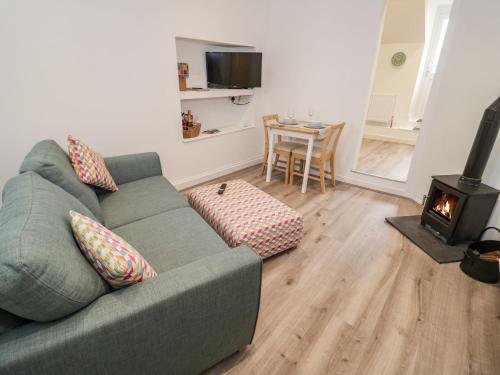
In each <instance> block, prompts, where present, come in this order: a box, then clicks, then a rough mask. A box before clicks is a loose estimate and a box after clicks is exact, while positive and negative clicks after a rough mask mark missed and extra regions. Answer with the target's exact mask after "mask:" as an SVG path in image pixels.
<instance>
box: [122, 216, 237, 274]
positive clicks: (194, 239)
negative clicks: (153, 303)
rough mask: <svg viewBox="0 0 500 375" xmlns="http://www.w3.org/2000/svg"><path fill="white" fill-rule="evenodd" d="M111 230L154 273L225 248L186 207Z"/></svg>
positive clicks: (206, 226) (208, 228)
mask: <svg viewBox="0 0 500 375" xmlns="http://www.w3.org/2000/svg"><path fill="white" fill-rule="evenodd" d="M113 231H114V232H115V233H116V234H118V235H119V236H121V237H122V238H123V239H125V241H127V242H129V243H130V244H131V245H132V246H134V247H135V248H136V249H137V250H138V251H139V252H140V253H141V254H142V255H143V256H144V257H145V258H146V259H147V260H148V261H149V263H150V264H151V266H152V267H153V268H154V269H155V270H156V272H158V273H162V272H165V271H168V270H170V269H174V268H177V267H180V266H183V265H185V264H188V263H191V262H194V261H195V260H197V259H200V258H204V257H207V256H211V255H213V254H217V253H220V252H223V251H226V250H227V249H228V246H227V245H226V243H225V242H224V241H223V240H222V239H221V238H220V237H219V236H218V235H217V234H216V233H215V232H214V230H213V229H212V228H211V227H210V226H209V225H208V224H207V223H205V221H203V219H202V218H201V217H200V216H199V215H198V214H197V213H196V211H194V210H193V209H192V208H190V207H184V208H178V209H175V210H171V211H168V212H165V213H162V214H159V215H156V216H152V217H149V218H146V219H143V220H139V221H136V222H134V223H131V224H128V225H124V226H122V227H119V228H115V229H114V230H113ZM235 251H238V250H237V249H235Z"/></svg>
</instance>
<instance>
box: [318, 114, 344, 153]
mask: <svg viewBox="0 0 500 375" xmlns="http://www.w3.org/2000/svg"><path fill="white" fill-rule="evenodd" d="M344 126H345V122H342V123H340V124H336V125H330V126H329V129H328V131H327V133H326V135H325V137H324V138H323V144H322V145H321V157H322V158H327V157H328V154H329V153H330V152H332V153H334V154H335V151H336V149H337V144H338V143H339V139H340V134H341V133H342V130H343V129H344ZM334 133H336V134H335V137H334V138H333V134H334ZM332 138H333V142H332ZM330 144H331V145H332V146H331V148H330V149H329V146H330Z"/></svg>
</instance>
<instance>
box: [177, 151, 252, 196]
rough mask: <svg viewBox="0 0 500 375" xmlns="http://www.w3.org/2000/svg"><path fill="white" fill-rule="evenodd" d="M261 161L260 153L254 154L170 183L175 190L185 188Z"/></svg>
mask: <svg viewBox="0 0 500 375" xmlns="http://www.w3.org/2000/svg"><path fill="white" fill-rule="evenodd" d="M261 162H262V155H259V156H256V157H254V158H251V159H248V160H244V161H241V162H237V163H233V164H229V165H225V166H223V167H219V168H215V169H212V170H210V171H207V172H203V173H200V174H198V175H195V176H190V177H186V178H182V179H180V180H177V181H174V182H172V185H174V186H175V188H176V189H177V190H183V189H187V188H189V187H191V186H195V185H198V184H202V183H203V182H207V181H210V180H213V179H214V178H217V177H221V176H225V175H227V174H230V173H233V172H236V171H239V170H241V169H245V168H248V167H253V166H254V165H257V164H260V163H261Z"/></svg>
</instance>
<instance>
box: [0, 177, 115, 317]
mask: <svg viewBox="0 0 500 375" xmlns="http://www.w3.org/2000/svg"><path fill="white" fill-rule="evenodd" d="M70 210H74V211H78V212H81V213H82V214H84V215H86V216H89V217H93V215H92V213H91V212H90V211H89V210H88V209H87V208H86V207H85V206H84V205H83V204H82V203H81V202H80V201H79V200H78V199H76V198H75V197H74V196H72V195H71V194H69V193H67V192H65V191H64V190H63V189H61V188H60V187H59V186H57V185H55V184H53V183H51V182H49V181H47V180H45V179H44V178H42V177H40V176H39V175H37V174H36V173H34V172H26V173H23V174H21V175H19V176H17V177H14V178H12V179H11V180H9V181H8V182H7V184H6V185H5V188H4V192H3V206H2V209H1V210H0V280H2V282H0V308H2V309H5V310H7V311H9V312H10V313H13V314H15V315H19V316H21V317H23V318H26V319H31V320H36V321H50V320H54V319H58V318H61V317H63V316H66V315H68V314H70V313H72V312H75V311H77V310H79V309H81V308H82V307H85V306H87V305H88V304H89V303H90V302H92V301H93V300H95V299H96V298H98V297H99V296H101V295H103V294H104V293H106V292H107V291H109V290H110V289H109V287H108V286H107V284H106V282H105V281H104V280H103V279H101V277H100V276H99V275H98V274H97V272H95V270H94V269H93V268H92V267H91V266H90V265H89V264H88V263H87V261H86V259H85V258H84V257H83V256H82V254H81V253H80V250H79V249H78V245H77V243H76V242H75V239H74V238H73V233H72V231H71V227H70V216H69V211H70Z"/></svg>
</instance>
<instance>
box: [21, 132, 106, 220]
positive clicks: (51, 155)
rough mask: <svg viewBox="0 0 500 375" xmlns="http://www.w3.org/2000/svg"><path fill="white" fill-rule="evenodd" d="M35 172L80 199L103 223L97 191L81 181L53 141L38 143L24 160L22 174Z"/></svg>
mask: <svg viewBox="0 0 500 375" xmlns="http://www.w3.org/2000/svg"><path fill="white" fill-rule="evenodd" d="M28 171H33V172H36V173H38V174H39V175H40V176H42V177H43V178H45V179H47V180H49V181H51V182H53V183H54V184H56V185H57V186H59V187H61V188H63V189H64V190H66V191H67V192H68V193H70V194H71V195H73V196H75V197H76V198H77V199H79V200H80V201H81V202H82V203H83V204H84V205H85V206H86V207H87V208H88V209H89V210H90V211H92V213H93V214H94V216H95V217H96V218H97V220H99V221H101V222H102V213H101V208H100V206H99V200H98V199H97V195H96V193H95V191H94V190H93V189H92V188H91V187H90V186H88V185H85V184H84V183H83V182H81V181H80V179H79V178H78V176H77V175H76V173H75V171H74V170H73V167H72V166H71V162H70V160H69V158H68V155H67V154H66V153H65V152H64V150H63V149H62V148H61V147H60V146H59V145H58V144H57V143H56V142H55V141H53V140H51V139H46V140H44V141H41V142H38V143H37V144H36V145H35V146H33V148H32V149H31V151H30V152H29V154H28V155H27V156H26V158H25V159H24V161H23V163H22V164H21V168H20V170H19V172H20V173H24V172H28Z"/></svg>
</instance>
